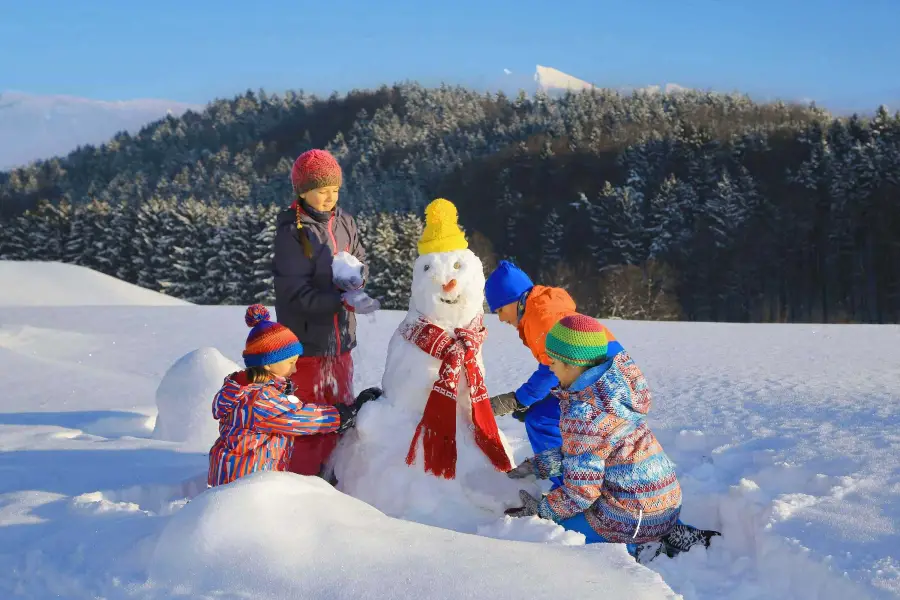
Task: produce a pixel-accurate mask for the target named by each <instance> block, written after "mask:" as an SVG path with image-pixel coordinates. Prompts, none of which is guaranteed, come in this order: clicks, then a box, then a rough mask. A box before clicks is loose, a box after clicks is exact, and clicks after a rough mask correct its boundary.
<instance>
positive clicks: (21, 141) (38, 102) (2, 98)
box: [0, 92, 201, 169]
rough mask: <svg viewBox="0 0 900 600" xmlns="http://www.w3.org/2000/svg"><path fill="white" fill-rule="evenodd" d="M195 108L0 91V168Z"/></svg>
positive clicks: (148, 101) (162, 102)
mask: <svg viewBox="0 0 900 600" xmlns="http://www.w3.org/2000/svg"><path fill="white" fill-rule="evenodd" d="M200 108H201V107H200V106H199V105H194V104H187V103H184V102H174V101H171V100H157V99H137V100H125V101H115V102H107V101H103V100H91V99H88V98H78V97H74V96H53V95H50V96H41V95H34V94H26V93H22V92H2V93H0V169H9V168H12V167H16V166H21V165H25V164H27V163H29V162H31V161H33V160H36V159H43V158H50V157H53V156H60V155H65V154H68V153H69V152H71V151H72V150H75V148H77V147H78V146H79V145H85V144H101V143H103V142H106V141H108V140H109V139H110V138H111V137H113V136H114V135H115V134H116V133H118V132H120V131H128V132H131V133H133V132H136V131H138V130H139V129H140V128H141V127H143V126H144V125H146V124H148V123H150V122H152V121H155V120H157V119H161V118H163V117H165V116H166V114H167V113H171V114H173V115H175V116H179V115H181V114H182V113H184V112H185V111H186V110H189V109H195V110H197V109H200Z"/></svg>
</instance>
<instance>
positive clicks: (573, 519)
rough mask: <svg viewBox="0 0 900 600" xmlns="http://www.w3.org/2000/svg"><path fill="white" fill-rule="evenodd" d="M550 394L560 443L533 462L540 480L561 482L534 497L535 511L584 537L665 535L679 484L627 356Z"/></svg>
mask: <svg viewBox="0 0 900 600" xmlns="http://www.w3.org/2000/svg"><path fill="white" fill-rule="evenodd" d="M552 393H553V395H554V396H555V397H556V398H558V399H559V403H560V408H561V412H562V416H561V419H560V423H559V427H560V432H561V434H562V446H561V447H560V448H553V449H549V450H545V451H543V452H541V453H539V454H537V455H535V457H534V458H533V459H532V460H533V462H534V465H535V470H536V471H537V473H538V474H539V476H540V477H541V478H543V479H547V478H550V477H554V476H561V477H562V479H563V484H562V486H560V487H557V488H556V489H554V490H552V491H551V492H549V493H548V494H547V495H546V496H544V497H543V498H542V499H541V501H540V504H539V505H538V515H539V516H541V517H542V518H545V519H550V520H553V521H555V522H558V523H560V524H561V525H562V526H563V527H565V528H567V529H572V530H576V531H581V532H582V533H585V534H586V536H587V537H588V538H593V539H588V542H598V541H603V542H618V543H627V544H637V543H641V542H646V541H651V540H657V539H659V538H660V537H662V536H664V535H666V534H667V533H669V532H670V531H671V530H672V528H673V527H674V526H675V524H676V522H677V521H678V517H679V514H680V513H681V486H680V485H679V483H678V479H677V478H676V476H675V466H674V464H673V463H672V461H671V460H669V457H668V456H667V455H666V453H665V452H664V451H663V449H662V446H660V444H659V442H658V441H657V439H656V437H655V436H654V435H653V433H652V432H651V431H650V428H649V427H648V426H647V423H646V415H647V413H648V412H649V410H650V399H651V397H650V389H649V387H648V386H647V382H646V380H645V379H644V375H643V373H641V371H640V369H639V368H638V366H637V365H636V364H635V363H634V361H633V360H632V359H631V357H630V356H629V355H628V353H627V352H625V351H624V350H621V351H619V352H618V353H616V355H615V356H614V357H613V358H611V359H609V360H607V361H606V362H605V363H603V364H602V365H600V366H597V367H593V368H591V369H589V370H588V371H586V372H585V373H584V374H583V375H582V376H581V377H579V378H578V380H576V381H575V383H574V384H573V385H572V386H571V387H569V388H568V389H566V390H563V389H560V388H559V387H556V388H554V389H553V392H552ZM585 522H586V523H587V525H589V527H590V529H588V530H586V528H585V527H584V524H585ZM592 533H593V534H596V535H591V534H592Z"/></svg>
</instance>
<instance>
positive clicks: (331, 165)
mask: <svg viewBox="0 0 900 600" xmlns="http://www.w3.org/2000/svg"><path fill="white" fill-rule="evenodd" d="M342 180H343V176H342V174H341V165H339V164H338V161H337V159H336V158H335V157H334V156H332V155H331V153H330V152H328V151H326V150H307V151H306V152H304V153H303V154H301V155H300V156H299V157H297V160H296V161H294V167H293V168H292V169H291V185H293V186H294V194H295V195H299V194H302V193H304V192H308V191H309V190H314V189H316V188H320V187H328V186H330V185H336V186H340V185H341V183H342Z"/></svg>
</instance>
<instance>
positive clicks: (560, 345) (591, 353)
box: [544, 314, 609, 367]
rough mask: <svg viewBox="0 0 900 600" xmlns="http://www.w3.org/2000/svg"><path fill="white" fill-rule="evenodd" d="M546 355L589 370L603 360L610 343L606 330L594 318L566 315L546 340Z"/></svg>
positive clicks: (552, 329) (551, 330)
mask: <svg viewBox="0 0 900 600" xmlns="http://www.w3.org/2000/svg"><path fill="white" fill-rule="evenodd" d="M544 344H545V345H546V348H547V354H548V355H549V356H552V357H553V358H555V359H556V360H559V361H562V362H564V363H566V364H570V365H577V366H579V367H591V366H594V365H598V364H600V363H602V362H603V361H604V360H606V350H607V347H608V344H609V340H608V339H607V337H606V328H605V327H604V326H603V324H602V323H600V321H598V320H597V319H592V318H591V317H588V316H585V315H579V314H575V315H569V316H567V317H563V318H562V319H560V320H559V322H558V323H557V324H556V325H554V326H553V327H552V328H551V329H550V332H549V333H548V334H547V337H546V338H545V342H544Z"/></svg>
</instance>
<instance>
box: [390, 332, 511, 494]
mask: <svg viewBox="0 0 900 600" xmlns="http://www.w3.org/2000/svg"><path fill="white" fill-rule="evenodd" d="M453 333H455V334H456V338H455V339H454V338H453V337H451V335H450V334H449V333H447V332H446V331H444V330H443V329H441V328H440V327H438V326H437V325H435V324H433V323H431V322H430V321H428V320H427V319H426V318H425V317H421V316H420V317H419V318H418V320H416V322H415V323H412V324H409V325H406V326H405V327H404V328H403V330H402V331H401V334H402V335H403V337H404V338H405V339H406V340H407V341H409V342H411V343H413V344H415V345H416V346H418V347H419V348H420V349H421V350H423V351H424V352H427V353H428V354H430V355H431V356H433V357H435V358H438V359H440V360H441V368H440V371H439V372H438V378H437V381H435V382H434V387H432V388H431V393H429V394H428V402H427V403H426V404H425V412H424V413H423V414H422V420H421V421H420V422H419V425H418V426H417V427H416V433H415V435H413V439H412V442H411V443H410V445H409V453H408V454H407V455H406V464H408V465H412V464H413V463H414V462H415V460H416V446H417V444H418V441H419V436H420V435H422V437H423V439H422V450H423V452H424V454H425V471H426V472H429V471H430V472H431V473H434V474H435V475H437V476H438V477H443V478H445V479H454V478H455V477H456V399H457V393H458V390H459V379H460V374H461V372H462V370H463V368H465V374H466V380H467V382H468V384H469V396H470V397H471V399H472V422H473V424H474V425H475V442H476V443H477V444H478V447H479V448H481V451H482V452H484V454H485V455H486V456H487V457H488V458H489V459H490V461H491V463H492V464H493V465H494V467H495V468H496V469H497V470H498V471H503V472H506V471H509V470H510V469H511V468H512V465H511V464H510V461H509V456H508V455H507V454H506V450H505V449H504V448H503V444H502V443H501V441H500V432H499V431H498V430H497V422H496V421H495V420H494V412H493V411H492V410H491V402H490V397H489V396H488V391H487V386H485V384H484V373H483V372H482V370H481V367H480V366H479V364H478V361H477V360H476V359H477V356H478V351H479V350H480V349H481V345H482V344H483V343H484V338H485V337H486V336H487V330H486V329H485V327H484V324H483V322H482V317H481V316H478V317H476V318H475V320H473V321H472V322H471V323H470V324H469V326H468V327H466V328H457V329H455V330H454V331H453Z"/></svg>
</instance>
